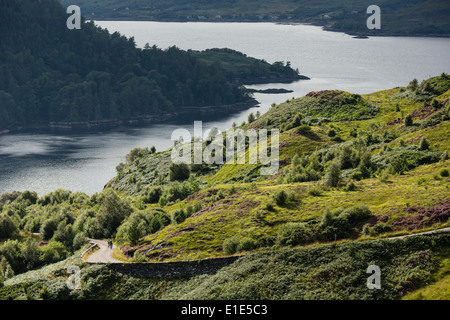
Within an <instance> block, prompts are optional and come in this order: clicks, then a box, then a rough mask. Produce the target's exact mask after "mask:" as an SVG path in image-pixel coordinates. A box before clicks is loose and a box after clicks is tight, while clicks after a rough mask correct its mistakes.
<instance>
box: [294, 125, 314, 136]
mask: <svg viewBox="0 0 450 320" xmlns="http://www.w3.org/2000/svg"><path fill="white" fill-rule="evenodd" d="M296 130H297V133H298V134H308V133H311V127H310V126H308V125H307V124H302V125H300V126H299V127H297V129H296Z"/></svg>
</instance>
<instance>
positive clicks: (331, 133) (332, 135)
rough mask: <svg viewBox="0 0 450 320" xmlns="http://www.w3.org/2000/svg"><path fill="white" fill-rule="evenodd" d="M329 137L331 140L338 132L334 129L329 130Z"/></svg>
mask: <svg viewBox="0 0 450 320" xmlns="http://www.w3.org/2000/svg"><path fill="white" fill-rule="evenodd" d="M327 135H328V136H329V137H331V138H332V137H335V136H336V131H334V129H330V130H328V132H327Z"/></svg>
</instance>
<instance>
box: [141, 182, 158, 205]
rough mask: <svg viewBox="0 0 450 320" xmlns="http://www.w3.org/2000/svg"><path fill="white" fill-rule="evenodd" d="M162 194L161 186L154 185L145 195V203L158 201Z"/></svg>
mask: <svg viewBox="0 0 450 320" xmlns="http://www.w3.org/2000/svg"><path fill="white" fill-rule="evenodd" d="M161 195H162V189H161V187H159V186H158V187H152V188H150V189H149V190H148V192H147V194H146V195H145V196H144V198H143V201H144V202H145V203H158V201H159V198H160V197H161Z"/></svg>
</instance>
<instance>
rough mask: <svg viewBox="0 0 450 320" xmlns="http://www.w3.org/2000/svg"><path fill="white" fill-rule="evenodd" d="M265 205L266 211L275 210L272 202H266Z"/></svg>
mask: <svg viewBox="0 0 450 320" xmlns="http://www.w3.org/2000/svg"><path fill="white" fill-rule="evenodd" d="M265 207H266V210H267V211H274V210H275V207H274V206H273V203H272V202H267V203H266V206H265Z"/></svg>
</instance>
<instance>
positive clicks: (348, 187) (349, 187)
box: [345, 181, 356, 191]
mask: <svg viewBox="0 0 450 320" xmlns="http://www.w3.org/2000/svg"><path fill="white" fill-rule="evenodd" d="M345 191H356V184H355V183H354V182H353V181H350V182H349V183H347V185H346V186H345Z"/></svg>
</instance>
